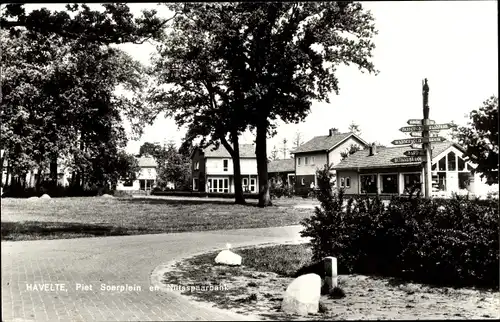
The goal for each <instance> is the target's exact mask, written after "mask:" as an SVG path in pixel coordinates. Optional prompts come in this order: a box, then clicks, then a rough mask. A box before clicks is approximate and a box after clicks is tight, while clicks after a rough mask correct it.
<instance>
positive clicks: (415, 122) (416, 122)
mask: <svg viewBox="0 0 500 322" xmlns="http://www.w3.org/2000/svg"><path fill="white" fill-rule="evenodd" d="M407 123H408V125H422V119H409V120H408V122H407ZM429 124H436V121H433V120H429Z"/></svg>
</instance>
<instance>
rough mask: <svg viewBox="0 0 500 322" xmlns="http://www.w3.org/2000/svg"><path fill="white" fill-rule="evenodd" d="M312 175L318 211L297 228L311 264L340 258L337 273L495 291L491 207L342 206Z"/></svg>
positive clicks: (364, 201) (353, 202)
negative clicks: (304, 239) (309, 249)
mask: <svg viewBox="0 0 500 322" xmlns="http://www.w3.org/2000/svg"><path fill="white" fill-rule="evenodd" d="M330 177H331V175H330V171H329V168H327V167H325V168H324V169H322V170H320V171H318V188H319V191H318V196H317V197H318V200H319V201H320V202H321V207H317V208H316V209H315V214H314V215H313V216H312V217H310V218H307V219H305V220H303V222H302V224H303V225H304V226H305V228H304V230H303V231H302V232H301V235H302V236H303V237H311V238H312V240H311V244H312V249H313V259H314V260H315V261H319V260H321V259H322V258H323V257H325V256H335V257H337V258H338V265H339V267H338V269H339V272H340V273H359V274H370V275H384V276H392V277H400V278H405V279H408V280H413V281H417V282H425V283H431V284H441V285H453V286H465V285H475V286H487V287H498V283H499V274H498V264H499V252H498V248H499V242H498V219H499V216H498V204H497V203H495V202H494V201H489V200H480V201H479V200H476V199H468V198H466V197H460V196H455V197H454V198H453V199H435V200H430V199H421V198H412V199H409V198H402V197H394V198H392V199H391V200H390V203H389V204H388V205H387V206H386V207H384V205H383V204H382V202H381V200H380V199H378V198H372V199H370V198H367V197H360V196H357V197H352V198H350V199H349V200H344V194H343V191H342V190H340V191H338V192H337V193H334V192H333V191H332V188H331V186H330V183H329V182H330V181H329V179H330Z"/></svg>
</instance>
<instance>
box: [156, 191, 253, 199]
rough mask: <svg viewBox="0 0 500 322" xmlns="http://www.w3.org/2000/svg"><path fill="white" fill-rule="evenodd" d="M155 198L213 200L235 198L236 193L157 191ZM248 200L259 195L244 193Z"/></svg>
mask: <svg viewBox="0 0 500 322" xmlns="http://www.w3.org/2000/svg"><path fill="white" fill-rule="evenodd" d="M151 194H152V195H155V196H179V197H211V198H228V199H229V198H234V193H216V192H200V191H176V190H167V191H158V190H157V191H155V190H153V191H152V192H151ZM243 196H244V197H245V198H246V199H258V198H259V195H258V194H257V193H244V194H243Z"/></svg>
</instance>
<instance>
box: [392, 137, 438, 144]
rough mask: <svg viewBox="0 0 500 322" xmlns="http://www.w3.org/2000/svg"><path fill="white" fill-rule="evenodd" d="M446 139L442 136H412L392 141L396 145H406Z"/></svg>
mask: <svg viewBox="0 0 500 322" xmlns="http://www.w3.org/2000/svg"><path fill="white" fill-rule="evenodd" d="M444 140H446V139H445V138H443V137H441V136H436V137H430V138H411V139H400V140H394V141H392V142H391V143H392V144H394V145H405V144H413V143H429V142H442V141H444Z"/></svg>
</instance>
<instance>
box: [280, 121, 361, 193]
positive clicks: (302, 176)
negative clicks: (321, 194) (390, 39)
mask: <svg viewBox="0 0 500 322" xmlns="http://www.w3.org/2000/svg"><path fill="white" fill-rule="evenodd" d="M351 145H357V146H358V147H359V148H360V149H364V148H366V147H368V143H367V142H366V141H364V140H363V139H362V138H360V137H359V136H358V135H356V134H354V133H352V132H348V133H339V132H338V131H337V130H336V129H333V128H332V129H329V131H328V135H323V136H316V137H314V138H312V139H311V140H309V141H307V142H305V143H304V144H302V145H300V146H299V147H298V148H297V149H295V150H294V151H290V154H293V155H294V166H295V191H296V193H298V194H304V193H307V191H309V188H310V186H311V183H312V184H313V185H314V186H317V177H316V170H318V169H321V168H323V167H324V165H325V164H332V165H336V164H337V163H339V162H340V160H341V159H342V156H341V153H342V152H346V151H347V150H348V149H349V148H350V146H351ZM333 175H334V177H335V176H336V173H335V171H334V172H333ZM335 181H336V179H335Z"/></svg>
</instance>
